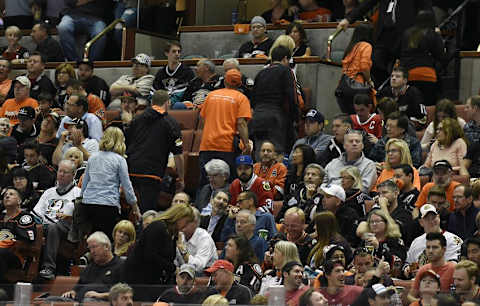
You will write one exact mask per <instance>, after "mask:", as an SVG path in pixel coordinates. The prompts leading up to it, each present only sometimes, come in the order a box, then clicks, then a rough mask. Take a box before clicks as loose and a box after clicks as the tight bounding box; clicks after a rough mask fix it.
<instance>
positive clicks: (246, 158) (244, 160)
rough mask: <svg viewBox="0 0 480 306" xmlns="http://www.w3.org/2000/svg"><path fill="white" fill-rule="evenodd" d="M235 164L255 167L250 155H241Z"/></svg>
mask: <svg viewBox="0 0 480 306" xmlns="http://www.w3.org/2000/svg"><path fill="white" fill-rule="evenodd" d="M235 164H236V165H237V166H240V165H249V166H253V160H252V158H251V157H250V155H240V156H238V157H237V158H236V159H235Z"/></svg>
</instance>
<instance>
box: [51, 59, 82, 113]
mask: <svg viewBox="0 0 480 306" xmlns="http://www.w3.org/2000/svg"><path fill="white" fill-rule="evenodd" d="M71 79H77V76H76V74H75V68H73V66H72V65H71V64H69V63H61V64H60V65H58V66H57V68H55V87H56V88H57V93H56V94H55V103H56V104H57V105H56V107H61V108H62V109H63V107H64V105H65V103H66V102H67V99H68V96H69V94H68V93H67V84H68V81H70V80H71Z"/></svg>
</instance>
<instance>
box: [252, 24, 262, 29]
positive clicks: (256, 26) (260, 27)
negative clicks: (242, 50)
mask: <svg viewBox="0 0 480 306" xmlns="http://www.w3.org/2000/svg"><path fill="white" fill-rule="evenodd" d="M251 28H252V30H257V29H263V28H264V26H262V25H253V26H252V27H251Z"/></svg>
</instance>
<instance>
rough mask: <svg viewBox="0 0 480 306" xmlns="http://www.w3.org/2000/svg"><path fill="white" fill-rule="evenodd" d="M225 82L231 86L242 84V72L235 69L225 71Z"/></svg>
mask: <svg viewBox="0 0 480 306" xmlns="http://www.w3.org/2000/svg"><path fill="white" fill-rule="evenodd" d="M225 83H227V84H228V85H231V86H238V85H240V84H242V73H241V72H240V71H238V70H237V69H230V70H228V71H227V72H226V73H225Z"/></svg>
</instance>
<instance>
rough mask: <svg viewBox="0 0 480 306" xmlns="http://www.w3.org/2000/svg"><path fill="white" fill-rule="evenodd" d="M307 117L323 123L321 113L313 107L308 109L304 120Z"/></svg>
mask: <svg viewBox="0 0 480 306" xmlns="http://www.w3.org/2000/svg"><path fill="white" fill-rule="evenodd" d="M307 119H309V120H313V121H317V122H318V123H323V122H324V121H325V117H324V116H323V114H322V113H321V112H319V111H318V110H316V109H314V108H311V109H309V110H308V112H307V114H306V115H305V120H307Z"/></svg>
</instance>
